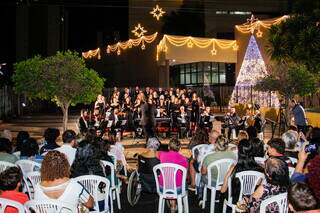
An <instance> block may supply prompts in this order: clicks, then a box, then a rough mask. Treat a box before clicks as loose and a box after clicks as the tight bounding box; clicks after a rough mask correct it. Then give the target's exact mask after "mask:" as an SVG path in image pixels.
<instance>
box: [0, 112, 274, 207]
mask: <svg viewBox="0 0 320 213" xmlns="http://www.w3.org/2000/svg"><path fill="white" fill-rule="evenodd" d="M76 122H77V116H70V118H69V123H68V128H69V129H73V130H77V126H76ZM61 123H62V117H61V116H57V115H45V116H44V115H33V116H25V117H22V118H19V119H16V120H12V121H11V122H7V123H0V131H2V130H4V129H9V130H11V131H12V133H13V136H14V137H15V136H16V135H17V132H18V131H21V130H25V131H28V132H29V133H30V135H31V136H32V137H35V138H36V139H37V140H42V135H43V132H44V130H45V129H46V128H47V127H55V128H59V129H60V131H62V128H61V127H60V126H61ZM265 136H266V140H267V139H269V138H270V137H271V129H270V127H269V126H267V128H266V130H265ZM60 140H61V139H60ZM161 142H162V143H168V139H161ZM122 143H123V145H124V147H125V155H126V158H127V160H128V163H129V166H130V169H134V168H135V167H136V159H135V158H134V157H133V156H134V154H136V153H140V152H142V151H143V149H144V144H145V140H144V139H133V138H132V137H130V135H129V136H127V137H125V138H124V139H123V141H122ZM188 143H189V140H188V139H182V144H183V146H182V150H181V152H182V154H183V155H185V156H190V151H189V150H188V149H187V148H186V147H187V144H188ZM121 203H122V209H121V210H120V211H119V210H117V208H115V212H128V213H129V212H130V213H131V212H132V213H133V212H143V213H149V212H157V209H158V196H157V195H154V194H143V195H142V197H141V198H140V201H139V202H138V204H137V205H136V206H134V207H132V206H130V204H129V203H128V201H127V197H126V186H124V187H123V189H122V193H121ZM215 209H216V210H215V212H222V208H221V207H219V205H218V204H217V205H216V208H215ZM166 211H167V212H168V210H166ZM189 212H190V213H197V212H209V208H208V204H207V208H206V209H205V210H202V209H200V208H199V207H198V200H197V198H196V197H195V195H194V193H192V192H190V193H189Z"/></svg>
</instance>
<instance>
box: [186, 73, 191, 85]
mask: <svg viewBox="0 0 320 213" xmlns="http://www.w3.org/2000/svg"><path fill="white" fill-rule="evenodd" d="M190 83H191V82H190V73H186V84H190Z"/></svg>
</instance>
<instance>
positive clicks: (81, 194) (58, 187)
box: [34, 151, 94, 209]
mask: <svg viewBox="0 0 320 213" xmlns="http://www.w3.org/2000/svg"><path fill="white" fill-rule="evenodd" d="M40 173H41V182H40V184H38V185H37V186H36V188H35V194H34V198H35V200H52V199H54V200H57V201H61V202H65V203H69V204H71V205H74V206H75V207H77V206H78V205H79V204H82V205H84V206H85V207H87V208H89V209H90V208H92V207H93V204H94V201H93V198H92V197H91V195H90V194H89V192H88V191H87V190H86V189H85V188H84V187H83V185H81V184H80V183H79V182H77V181H75V180H74V179H71V178H70V165H69V162H68V160H67V158H66V156H65V155H64V154H63V153H60V152H59V151H49V152H48V153H47V154H46V156H45V157H44V159H43V162H42V165H41V170H40Z"/></svg>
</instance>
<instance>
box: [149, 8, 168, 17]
mask: <svg viewBox="0 0 320 213" xmlns="http://www.w3.org/2000/svg"><path fill="white" fill-rule="evenodd" d="M165 13H166V12H165V11H164V10H162V8H161V7H159V5H156V7H154V8H153V10H152V11H151V12H150V14H151V15H153V17H154V18H156V19H157V20H158V21H159V19H160V18H161V17H162V16H163V14H165Z"/></svg>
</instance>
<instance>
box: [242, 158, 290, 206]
mask: <svg viewBox="0 0 320 213" xmlns="http://www.w3.org/2000/svg"><path fill="white" fill-rule="evenodd" d="M265 177H266V183H263V184H261V185H260V186H259V187H258V188H257V190H256V191H255V192H254V193H253V194H252V196H251V197H250V198H247V197H245V198H244V200H243V201H240V202H238V204H237V206H238V208H240V209H241V210H245V209H246V208H247V207H249V209H250V212H259V210H260V204H261V202H262V201H263V200H265V199H267V198H269V197H272V196H274V195H278V194H281V193H286V192H287V189H288V187H289V184H290V180H289V170H288V165H287V164H286V162H284V161H283V160H280V159H278V158H273V157H271V158H269V159H268V160H267V161H266V163H265ZM266 212H279V207H278V205H277V204H276V203H271V204H269V205H268V206H267V209H266Z"/></svg>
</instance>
